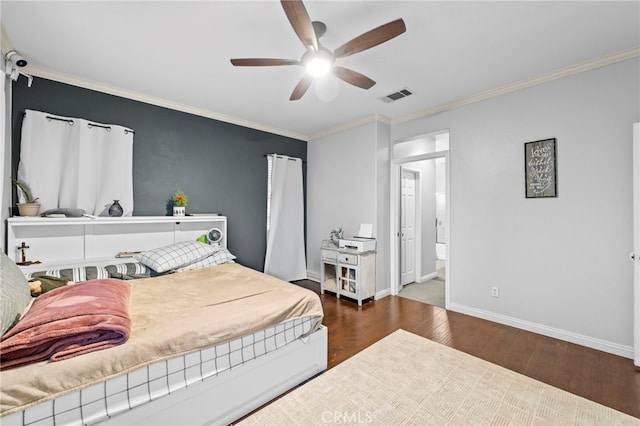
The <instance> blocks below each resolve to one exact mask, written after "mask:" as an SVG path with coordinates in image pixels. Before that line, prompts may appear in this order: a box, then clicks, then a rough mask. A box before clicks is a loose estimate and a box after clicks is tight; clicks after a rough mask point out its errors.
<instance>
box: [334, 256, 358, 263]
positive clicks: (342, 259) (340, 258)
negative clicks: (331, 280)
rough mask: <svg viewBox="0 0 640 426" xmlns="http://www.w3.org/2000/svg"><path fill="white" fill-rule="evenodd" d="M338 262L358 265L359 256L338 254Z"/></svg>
mask: <svg viewBox="0 0 640 426" xmlns="http://www.w3.org/2000/svg"><path fill="white" fill-rule="evenodd" d="M338 262H340V263H346V264H348V265H357V264H358V256H357V255H355V254H347V253H340V254H338Z"/></svg>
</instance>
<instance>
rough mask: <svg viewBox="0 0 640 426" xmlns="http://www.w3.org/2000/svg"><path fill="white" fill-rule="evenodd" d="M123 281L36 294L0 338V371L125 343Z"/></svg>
mask: <svg viewBox="0 0 640 426" xmlns="http://www.w3.org/2000/svg"><path fill="white" fill-rule="evenodd" d="M129 293H130V287H129V284H128V283H126V282H125V281H121V280H115V279H99V280H92V281H87V282H84V283H81V284H74V285H70V286H66V287H61V288H57V289H55V290H52V291H50V292H48V293H45V294H44V295H42V296H40V297H38V298H37V299H36V300H35V302H34V303H33V305H32V306H31V308H30V309H29V311H28V312H27V314H26V315H25V316H24V318H22V319H21V320H20V321H19V322H18V324H16V325H15V326H14V327H13V328H12V329H10V330H9V331H8V332H7V333H6V334H5V335H4V336H2V339H0V369H6V368H9V367H15V366H18V365H23V364H27V363H30V362H35V361H43V360H46V359H51V361H61V360H63V359H67V358H73V357H75V356H78V355H82V354H85V353H89V352H93V351H97V350H101V349H106V348H110V347H112V346H116V345H120V344H122V343H124V342H126V341H127V339H128V338H129V334H130V329H131V319H130V318H129V312H128V309H129Z"/></svg>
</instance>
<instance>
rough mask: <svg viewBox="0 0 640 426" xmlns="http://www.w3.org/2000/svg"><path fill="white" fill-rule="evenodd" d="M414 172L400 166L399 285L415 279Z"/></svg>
mask: <svg viewBox="0 0 640 426" xmlns="http://www.w3.org/2000/svg"><path fill="white" fill-rule="evenodd" d="M416 175H417V174H416V172H415V171H412V170H407V169H405V168H402V182H401V186H400V261H401V267H400V285H401V286H404V285H405V284H409V283H412V282H414V281H415V280H416V180H417V176H416Z"/></svg>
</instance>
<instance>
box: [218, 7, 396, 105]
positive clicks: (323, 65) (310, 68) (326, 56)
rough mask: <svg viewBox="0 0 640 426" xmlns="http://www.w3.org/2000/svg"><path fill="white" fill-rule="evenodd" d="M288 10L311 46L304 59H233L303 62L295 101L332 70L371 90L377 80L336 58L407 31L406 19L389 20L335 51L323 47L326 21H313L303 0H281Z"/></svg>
mask: <svg viewBox="0 0 640 426" xmlns="http://www.w3.org/2000/svg"><path fill="white" fill-rule="evenodd" d="M280 3H281V4H282V8H283V9H284V13H285V14H286V15H287V18H288V19H289V22H290V23H291V26H292V27H293V30H294V31H295V33H296V35H297V36H298V38H299V39H300V41H301V42H302V44H303V45H304V47H305V48H306V49H307V51H306V52H305V53H304V55H302V58H301V59H300V60H295V59H278V58H243V59H231V63H232V64H233V65H235V66H238V67H264V66H279V65H301V66H304V67H305V68H306V72H305V75H304V76H303V77H302V79H301V80H300V81H299V82H298V84H297V85H296V87H295V88H294V89H293V92H292V93H291V97H290V98H289V100H291V101H295V100H298V99H300V98H301V97H302V96H303V95H304V94H305V92H306V91H307V89H309V86H311V83H312V81H313V78H314V77H317V76H321V75H324V74H326V73H328V72H331V73H333V74H334V75H335V76H336V77H338V78H339V79H341V80H343V81H345V82H347V83H349V84H352V85H354V86H357V87H361V88H363V89H369V88H371V87H372V86H373V85H374V84H376V82H375V81H373V80H372V79H370V78H369V77H367V76H365V75H363V74H360V73H359V72H356V71H353V70H350V69H348V68H344V67H341V66H338V65H335V62H336V59H338V58H343V57H345V56H350V55H353V54H354V53H358V52H362V51H363V50H367V49H370V48H372V47H374V46H377V45H379V44H381V43H384V42H386V41H389V40H391V39H392V38H394V37H397V36H399V35H400V34H402V33H404V32H405V31H406V27H405V24H404V21H403V20H402V19H396V20H395V21H391V22H388V23H386V24H384V25H381V26H379V27H377V28H374V29H372V30H370V31H367V32H366V33H364V34H361V35H359V36H358V37H356V38H354V39H352V40H350V41H348V42H346V43H345V44H343V45H342V46H340V47H338V48H337V49H335V50H334V51H333V52H331V51H330V50H329V49H327V48H325V47H324V46H322V45H321V44H320V42H319V40H318V39H319V38H320V37H322V36H323V35H324V33H325V31H326V30H327V27H326V25H325V24H324V23H322V22H319V21H314V22H312V21H311V19H310V18H309V14H308V13H307V9H306V8H305V7H304V4H303V3H302V1H300V0H281V1H280Z"/></svg>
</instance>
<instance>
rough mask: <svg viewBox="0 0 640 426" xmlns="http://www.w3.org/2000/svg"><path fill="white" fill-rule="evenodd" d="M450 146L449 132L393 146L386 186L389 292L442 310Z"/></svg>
mask: <svg viewBox="0 0 640 426" xmlns="http://www.w3.org/2000/svg"><path fill="white" fill-rule="evenodd" d="M448 142H449V133H448V131H443V132H437V133H433V134H429V135H425V136H420V137H418V138H412V139H410V140H405V141H397V142H395V143H394V149H393V157H392V161H391V183H390V190H391V197H390V202H391V215H390V220H391V224H390V231H391V236H390V237H391V244H390V249H391V250H390V251H391V263H390V267H391V268H390V269H391V271H390V272H391V286H390V291H391V294H392V295H399V296H401V297H408V298H411V299H414V300H419V301H421V302H424V303H429V304H433V305H436V306H440V307H443V308H446V307H448V303H449V292H450V279H449V275H450V268H449V262H450V260H449V259H450V256H449V252H450V245H449V244H448V241H449V233H450V229H449V228H450V227H449V226H448V223H449V196H448V195H449V194H448V193H449V186H450V185H449V179H448V176H449V170H448V169H449V167H448V163H449V149H448V148H449V143H448ZM436 182H437V183H436ZM427 284H428V285H427Z"/></svg>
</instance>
